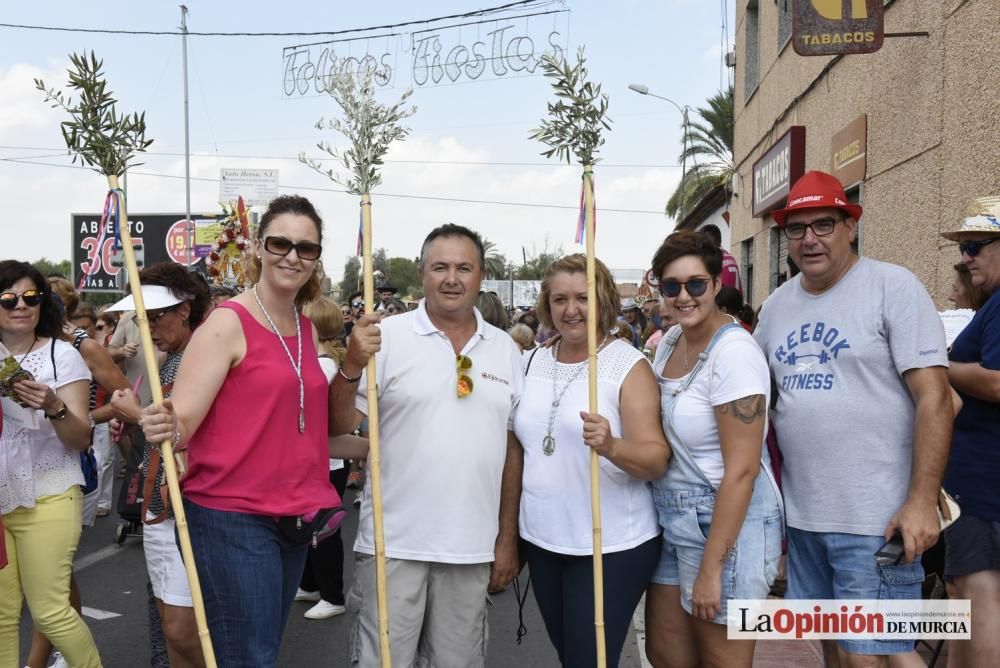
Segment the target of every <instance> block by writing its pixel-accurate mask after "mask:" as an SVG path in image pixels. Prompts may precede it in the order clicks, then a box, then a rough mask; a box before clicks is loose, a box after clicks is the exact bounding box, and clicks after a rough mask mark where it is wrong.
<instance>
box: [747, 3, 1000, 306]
mask: <svg viewBox="0 0 1000 668" xmlns="http://www.w3.org/2000/svg"><path fill="white" fill-rule="evenodd" d="M818 1H819V0H736V2H737V4H736V27H737V31H736V48H735V60H736V73H735V97H734V104H733V110H734V116H735V142H734V143H735V146H734V154H735V165H736V170H735V174H734V176H733V184H732V189H733V199H732V203H731V210H730V211H731V214H730V215H731V219H730V220H731V223H730V227H731V240H730V244H729V247H730V252H732V254H733V255H734V256H735V257H736V258H737V260H738V261H739V262H740V266H741V270H742V272H743V279H744V285H745V286H746V288H747V298H748V301H749V302H750V303H751V304H752V305H753V306H755V307H756V306H759V305H760V304H761V303H762V302H763V300H764V298H765V297H766V296H767V295H768V294H769V293H770V292H771V291H773V290H774V289H775V288H776V287H777V286H778V285H780V284H781V283H782V282H783V281H784V280H786V279H787V277H788V267H787V263H786V258H787V252H786V245H785V239H784V235H783V234H781V233H780V231H779V230H778V229H777V228H776V227H775V225H774V220H773V218H772V217H771V216H770V215H769V213H768V212H769V211H770V210H773V209H774V208H777V207H779V206H782V205H783V204H784V201H785V199H784V194H786V193H787V187H788V184H789V182H794V179H795V178H796V177H797V176H798V175H800V174H801V173H802V172H803V171H808V170H813V169H821V170H824V171H828V172H833V173H835V174H838V175H839V176H840V177H841V180H842V181H845V186H847V189H848V197H849V199H852V200H853V201H856V202H859V203H860V204H861V205H862V206H863V207H864V215H863V216H862V219H861V226H860V230H861V231H860V235H859V243H858V252H859V253H860V254H862V255H864V256H868V257H872V258H875V259H878V260H884V261H887V262H893V263H896V264H901V265H903V266H905V267H907V268H908V269H910V270H911V271H913V272H914V273H915V274H916V275H917V276H918V277H919V278H920V280H921V281H923V282H924V284H925V285H926V286H927V289H928V290H929V291H930V293H931V296H932V297H934V299H935V301H936V302H937V304H938V306H939V307H942V308H943V307H945V306H946V304H947V299H946V298H947V295H948V293H949V291H950V286H951V282H952V279H953V274H954V270H953V268H952V267H953V265H954V264H955V263H956V262H958V261H959V259H960V258H959V255H958V251H957V247H956V245H955V244H954V243H952V242H948V241H945V240H944V239H942V238H941V237H940V236H939V233H940V232H942V231H948V230H952V229H954V228H956V227H957V225H958V221H959V220H960V219H961V218H962V217H963V214H964V211H965V209H966V206H967V205H968V203H969V201H970V200H971V199H972V198H974V197H977V196H983V195H994V194H1000V49H998V48H997V46H996V35H997V29H998V28H1000V1H998V0H887V1H886V2H885V3H884V12H885V32H886V34H887V37H886V39H885V42H884V44H883V46H882V48H881V49H880V50H879V51H877V52H875V53H871V54H864V55H846V56H809V57H805V56H800V55H798V54H797V53H796V52H795V50H794V48H793V45H792V44H791V40H792V7H793V4H795V3H796V2H805V3H809V2H813V3H814V4H815V3H816V2H818ZM878 1H879V0H869V5H870V4H872V3H873V2H878ZM822 4H823V5H824V6H826V5H830V3H829V2H827V1H824V2H823V3H822ZM857 4H858V3H857V2H847V1H845V2H844V3H843V8H842V9H843V11H844V12H850V11H852V10H855V8H856V6H857ZM904 32H905V33H928V34H927V35H926V36H905V37H903V36H900V37H892V36H889V35H891V33H904Z"/></svg>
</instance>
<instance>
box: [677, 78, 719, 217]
mask: <svg viewBox="0 0 1000 668" xmlns="http://www.w3.org/2000/svg"><path fill="white" fill-rule="evenodd" d="M697 112H698V116H700V117H701V120H700V121H691V122H689V123H688V125H687V127H686V128H685V129H684V135H685V136H684V139H685V142H684V143H685V146H686V148H685V150H684V151H683V152H682V153H681V156H680V159H681V161H682V162H683V161H685V160H686V161H690V162H694V167H692V168H691V169H690V170H688V171H687V173H686V174H685V175H684V178H683V179H682V180H681V182H680V183H679V184H678V185H677V189H676V190H675V191H674V194H673V195H671V196H670V199H669V200H668V201H667V207H666V212H667V215H668V216H670V217H671V218H674V219H680V218H683V217H684V216H686V215H687V214H688V213H689V212H690V211H691V210H692V209H693V208H694V207H695V206H697V204H698V202H699V201H701V198H702V197H704V196H705V194H706V193H708V191H709V190H711V189H712V188H714V187H715V186H717V185H719V184H723V183H727V182H728V181H729V180H730V179H731V178H732V175H733V168H734V166H733V87H732V86H730V87H729V90H728V91H725V92H723V91H719V92H718V93H716V94H715V95H713V96H712V97H710V98H709V99H708V108H707V109H706V108H699V109H698V110H697ZM699 158H700V159H701V160H702V162H701V163H699V162H698V159H699ZM682 204H683V210H682Z"/></svg>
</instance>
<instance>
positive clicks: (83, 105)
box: [35, 51, 153, 177]
mask: <svg viewBox="0 0 1000 668" xmlns="http://www.w3.org/2000/svg"><path fill="white" fill-rule="evenodd" d="M70 61H71V62H72V64H73V69H70V70H67V71H68V73H69V83H68V86H69V88H70V89H72V90H74V91H77V93H78V94H79V101H78V102H77V103H76V104H74V103H73V98H72V97H67V96H66V95H65V94H64V93H63V92H62V91H60V90H57V89H55V88H46V86H45V82H44V81H42V80H41V79H35V88H37V89H38V90H40V91H42V92H43V93H45V101H46V102H51V103H52V108H53V109H62V110H64V111H65V112H67V113H68V114H69V115H70V120H68V121H63V122H62V123H61V124H60V129H61V130H62V135H63V139H64V140H65V141H66V148H67V149H68V150H69V153H70V154H71V155H72V156H73V164H76V161H77V160H80V162H81V163H82V164H84V165H88V166H90V167H91V168H92V169H93V170H94V171H96V172H99V173H101V174H103V175H105V176H115V177H118V176H121V175H122V174H124V173H125V170H126V169H127V168H129V167H135V166H137V165H139V164H142V163H134V164H133V163H132V160H133V159H134V158H135V154H136V153H137V152H144V151H145V150H146V149H147V148H149V146H150V144H152V143H153V140H152V139H146V112H142V113H141V114H139V113H133V114H131V115H129V114H120V113H119V112H118V110H117V108H116V106H115V105H116V104H117V103H118V100H116V99H115V98H114V96H113V94H112V93H111V91H110V90H108V87H107V83H108V82H107V81H106V80H105V79H104V72H102V71H101V68H102V67H103V66H104V61H103V60H97V57H96V56H95V55H94V52H93V51H91V52H90V56H89V57H88V56H87V54H86V53H82V54H75V53H73V54H70Z"/></svg>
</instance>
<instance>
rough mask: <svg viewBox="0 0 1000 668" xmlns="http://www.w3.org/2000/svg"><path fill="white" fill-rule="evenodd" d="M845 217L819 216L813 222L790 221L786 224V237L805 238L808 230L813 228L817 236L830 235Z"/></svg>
mask: <svg viewBox="0 0 1000 668" xmlns="http://www.w3.org/2000/svg"><path fill="white" fill-rule="evenodd" d="M844 220H846V219H844V218H817V219H816V220H814V221H813V222H811V223H789V224H788V225H785V237H787V238H788V239H791V240H792V241H798V240H799V239H805V237H806V230H812V233H813V234H815V235H816V236H817V237H828V236H830V235H831V234H833V230H834V229H835V228H836V227H837V223H842V222H844Z"/></svg>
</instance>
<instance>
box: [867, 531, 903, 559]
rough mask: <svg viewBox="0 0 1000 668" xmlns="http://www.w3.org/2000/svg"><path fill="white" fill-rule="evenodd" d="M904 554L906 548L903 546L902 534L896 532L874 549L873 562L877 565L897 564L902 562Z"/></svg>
mask: <svg viewBox="0 0 1000 668" xmlns="http://www.w3.org/2000/svg"><path fill="white" fill-rule="evenodd" d="M905 556H906V548H905V547H903V536H902V535H900V534H899V533H898V532H897V533H896V534H895V535H894V536H893V537H892V538H890V539H889V540H888V541H886V542H885V544H884V545H883V546H882V547H880V548H879V549H878V550H876V551H875V563H877V564H878V565H879V566H897V565H899V564H900V563H902V561H903V558H904V557H905Z"/></svg>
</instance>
